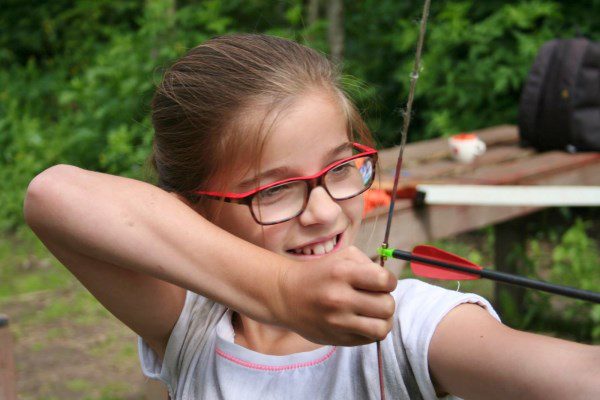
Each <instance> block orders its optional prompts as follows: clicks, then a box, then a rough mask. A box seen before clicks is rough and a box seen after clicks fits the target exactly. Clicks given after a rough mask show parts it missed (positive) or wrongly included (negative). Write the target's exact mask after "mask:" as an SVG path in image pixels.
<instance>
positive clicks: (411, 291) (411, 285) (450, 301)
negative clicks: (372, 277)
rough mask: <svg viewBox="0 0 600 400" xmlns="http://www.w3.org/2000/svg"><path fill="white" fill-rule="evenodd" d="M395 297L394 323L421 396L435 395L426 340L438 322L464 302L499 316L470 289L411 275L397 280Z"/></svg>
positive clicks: (427, 397) (429, 396)
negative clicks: (454, 288) (451, 287)
mask: <svg viewBox="0 0 600 400" xmlns="http://www.w3.org/2000/svg"><path fill="white" fill-rule="evenodd" d="M393 296H394V298H395V300H396V308H397V310H396V315H397V321H396V322H397V323H399V325H400V329H399V331H400V335H401V342H402V343H403V346H404V349H405V351H406V357H407V359H408V362H409V363H410V366H411V368H412V370H413V374H414V376H415V378H416V381H417V384H418V386H419V391H420V392H421V393H422V394H423V398H424V399H437V396H436V394H435V389H434V387H433V383H432V381H431V376H430V375H429V364H428V361H427V360H428V351H429V343H430V342H431V338H432V337H433V333H434V332H435V329H436V328H437V326H438V324H439V323H440V321H441V320H442V318H444V316H445V315H446V314H448V312H450V310H452V309H453V308H454V307H456V306H458V305H460V304H464V303H475V304H479V305H480V306H482V307H483V308H484V309H486V310H487V311H488V312H489V313H490V314H491V315H492V317H494V318H495V319H497V320H498V321H499V320H500V318H499V317H498V314H497V313H496V311H494V309H493V307H492V305H491V304H490V303H489V302H488V301H487V300H486V299H484V298H483V297H481V296H479V295H476V294H473V293H461V292H455V291H452V290H447V289H444V288H441V287H438V286H434V285H430V284H428V283H425V282H423V281H419V280H415V279H404V280H401V281H399V282H398V287H397V288H396V290H395V291H394V292H393Z"/></svg>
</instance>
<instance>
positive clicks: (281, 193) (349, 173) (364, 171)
mask: <svg viewBox="0 0 600 400" xmlns="http://www.w3.org/2000/svg"><path fill="white" fill-rule="evenodd" d="M373 177H374V168H373V159H372V157H370V156H364V157H359V158H356V159H354V160H350V161H348V162H345V163H343V164H340V165H337V166H335V167H334V168H332V169H330V170H329V171H327V173H326V174H325V176H324V177H323V186H324V187H325V189H326V190H327V192H328V193H329V195H330V196H331V197H332V198H333V199H334V200H345V199H349V198H352V197H354V196H357V195H359V194H360V193H362V192H364V191H365V190H366V189H368V188H369V187H370V186H371V184H372V183H373ZM307 191H308V182H307V181H293V182H288V183H284V184H281V185H277V186H271V187H269V188H266V189H263V190H261V191H260V192H258V193H257V194H256V195H255V196H254V198H253V199H252V213H253V214H254V217H255V218H256V219H257V221H259V222H260V223H261V224H273V223H277V222H283V221H286V220H288V219H291V218H294V217H295V216H297V215H299V214H300V213H301V212H302V210H303V209H304V206H305V201H306V198H307Z"/></svg>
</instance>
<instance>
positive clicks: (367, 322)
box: [348, 315, 392, 343]
mask: <svg viewBox="0 0 600 400" xmlns="http://www.w3.org/2000/svg"><path fill="white" fill-rule="evenodd" d="M391 330H392V319H391V318H390V319H379V318H369V317H364V316H359V315H356V316H354V317H352V318H350V319H349V321H348V331H349V332H352V333H354V334H355V335H358V336H362V337H364V338H365V339H367V340H369V343H370V342H373V341H376V340H383V339H385V338H386V336H387V335H388V333H389V332H390V331H391Z"/></svg>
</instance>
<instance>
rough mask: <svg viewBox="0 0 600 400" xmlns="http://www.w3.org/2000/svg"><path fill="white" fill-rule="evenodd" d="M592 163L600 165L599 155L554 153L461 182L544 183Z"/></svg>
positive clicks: (492, 168)
mask: <svg viewBox="0 0 600 400" xmlns="http://www.w3.org/2000/svg"><path fill="white" fill-rule="evenodd" d="M593 163H600V153H578V154H568V153H564V152H558V151H553V152H547V153H539V154H537V155H535V156H533V157H528V158H523V159H518V160H515V161H511V162H507V163H502V164H499V165H492V166H487V167H483V168H480V169H477V170H474V171H471V172H469V173H467V174H465V175H463V176H462V177H461V180H462V181H463V182H465V183H467V182H469V183H479V184H488V185H508V184H517V183H521V182H524V181H526V180H527V181H531V180H536V179H538V178H539V179H541V178H542V177H543V176H544V175H552V174H559V175H560V174H562V173H563V172H564V171H567V170H573V169H578V168H582V167H584V166H586V165H588V164H593Z"/></svg>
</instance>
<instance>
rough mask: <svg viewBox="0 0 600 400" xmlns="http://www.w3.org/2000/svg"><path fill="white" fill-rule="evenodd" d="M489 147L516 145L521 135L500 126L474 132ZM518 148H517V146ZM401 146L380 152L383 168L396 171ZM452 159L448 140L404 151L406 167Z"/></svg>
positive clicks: (426, 142) (418, 144)
mask: <svg viewBox="0 0 600 400" xmlns="http://www.w3.org/2000/svg"><path fill="white" fill-rule="evenodd" d="M473 133H475V134H477V135H478V136H479V138H480V139H481V140H483V141H484V142H485V144H486V146H487V147H493V146H497V145H501V144H504V145H507V144H513V145H515V144H516V143H518V141H519V133H518V130H517V127H516V126H514V125H499V126H495V127H491V128H487V129H481V130H478V131H473ZM515 147H517V146H515ZM399 150H400V146H395V147H392V148H389V149H383V150H381V151H380V152H379V164H380V165H381V168H383V169H384V170H385V169H392V170H393V169H394V168H395V165H396V160H397V159H398V152H399ZM449 157H450V150H449V148H448V139H447V138H437V139H432V140H423V141H420V142H415V143H410V144H408V145H407V146H406V148H405V149H404V163H405V164H406V165H412V164H415V163H416V164H419V163H422V162H424V161H431V160H436V159H443V158H449Z"/></svg>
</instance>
